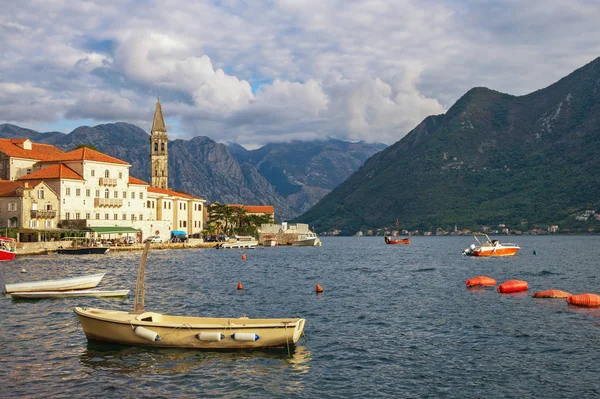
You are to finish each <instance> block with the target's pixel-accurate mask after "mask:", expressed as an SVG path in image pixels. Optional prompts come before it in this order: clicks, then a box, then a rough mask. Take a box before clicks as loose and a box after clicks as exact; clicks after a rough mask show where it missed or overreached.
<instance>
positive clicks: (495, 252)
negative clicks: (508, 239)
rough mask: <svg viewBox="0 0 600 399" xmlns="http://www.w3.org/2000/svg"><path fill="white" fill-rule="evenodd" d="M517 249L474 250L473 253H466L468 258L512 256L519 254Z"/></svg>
mask: <svg viewBox="0 0 600 399" xmlns="http://www.w3.org/2000/svg"><path fill="white" fill-rule="evenodd" d="M519 249H521V248H519V247H502V248H475V249H474V250H473V251H471V252H469V253H466V255H468V256H480V257H487V256H514V255H515V254H516V253H517V252H519Z"/></svg>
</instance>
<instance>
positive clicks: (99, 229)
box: [86, 226, 140, 234]
mask: <svg viewBox="0 0 600 399" xmlns="http://www.w3.org/2000/svg"><path fill="white" fill-rule="evenodd" d="M86 230H89V231H93V232H94V233H98V234H118V233H133V234H137V233H139V232H140V230H138V229H134V228H133V227H125V226H123V227H121V226H88V227H87V229H86Z"/></svg>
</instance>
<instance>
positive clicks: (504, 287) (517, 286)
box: [498, 280, 529, 294]
mask: <svg viewBox="0 0 600 399" xmlns="http://www.w3.org/2000/svg"><path fill="white" fill-rule="evenodd" d="M528 289H529V285H528V284H527V282H526V281H522V280H508V281H505V282H503V283H502V284H500V285H499V286H498V292H500V293H502V294H508V293H510V292H519V291H527V290H528Z"/></svg>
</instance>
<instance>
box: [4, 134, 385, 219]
mask: <svg viewBox="0 0 600 399" xmlns="http://www.w3.org/2000/svg"><path fill="white" fill-rule="evenodd" d="M0 137H2V138H17V137H23V138H25V137H26V138H29V139H31V140H32V141H34V142H37V143H46V144H52V145H55V146H57V147H59V148H61V149H63V150H72V149H74V148H75V147H77V146H78V145H80V144H91V145H94V146H96V148H97V149H98V150H99V151H101V152H103V153H105V154H108V155H111V156H113V157H116V158H119V159H122V160H124V161H127V162H129V163H131V165H132V166H131V170H130V173H131V175H132V176H134V177H137V178H139V179H142V180H145V181H148V182H149V181H150V144H149V137H150V136H149V134H148V133H147V132H145V131H144V130H142V129H140V128H139V127H137V126H135V125H131V124H128V123H111V124H104V125H98V126H94V127H88V126H81V127H78V128H77V129H75V130H73V131H72V132H71V133H69V134H64V133H60V132H49V133H40V132H36V131H34V130H30V129H25V128H22V127H19V126H15V125H10V124H2V125H0ZM384 148H386V145H385V144H368V143H364V142H359V143H350V142H345V141H340V140H335V139H328V140H325V141H312V142H300V141H295V142H292V143H280V144H269V145H266V146H264V147H261V148H259V149H256V150H252V151H249V150H246V149H245V148H244V147H242V146H240V145H237V144H234V143H231V144H229V145H225V144H220V143H216V142H215V141H213V140H211V139H210V138H208V137H194V138H192V139H190V140H170V141H169V187H170V188H172V189H175V190H182V191H186V192H189V193H190V194H194V195H197V196H200V197H203V198H206V199H207V200H208V201H209V202H214V201H218V202H220V203H243V204H247V205H273V206H274V207H275V215H276V217H277V219H278V220H288V219H290V218H292V217H294V216H297V215H299V214H301V213H302V212H304V211H306V210H307V209H309V208H310V207H311V206H312V205H314V204H315V203H316V202H317V201H318V200H319V199H321V198H322V197H323V196H324V195H326V194H327V193H328V192H330V191H331V190H332V189H333V188H335V187H336V186H337V185H338V184H340V183H341V182H342V181H344V180H345V179H346V177H348V176H349V175H350V174H351V173H352V172H354V171H356V170H357V169H358V168H359V167H360V165H362V163H363V162H364V161H365V160H366V159H367V158H369V157H370V156H371V155H373V154H374V153H376V152H378V151H380V150H382V149H384Z"/></svg>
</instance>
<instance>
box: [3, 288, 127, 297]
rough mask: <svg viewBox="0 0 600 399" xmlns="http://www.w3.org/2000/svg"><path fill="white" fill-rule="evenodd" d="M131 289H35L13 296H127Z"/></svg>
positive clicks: (13, 293) (16, 293)
mask: <svg viewBox="0 0 600 399" xmlns="http://www.w3.org/2000/svg"><path fill="white" fill-rule="evenodd" d="M127 294H129V290H113V291H101V290H77V291H34V292H12V293H11V294H10V296H11V297H13V298H18V299H45V298H73V297H96V298H118V297H125V296H127Z"/></svg>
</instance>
